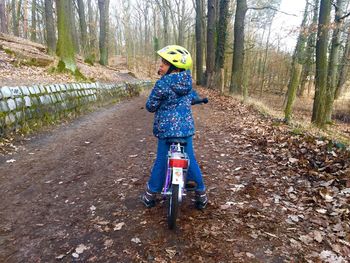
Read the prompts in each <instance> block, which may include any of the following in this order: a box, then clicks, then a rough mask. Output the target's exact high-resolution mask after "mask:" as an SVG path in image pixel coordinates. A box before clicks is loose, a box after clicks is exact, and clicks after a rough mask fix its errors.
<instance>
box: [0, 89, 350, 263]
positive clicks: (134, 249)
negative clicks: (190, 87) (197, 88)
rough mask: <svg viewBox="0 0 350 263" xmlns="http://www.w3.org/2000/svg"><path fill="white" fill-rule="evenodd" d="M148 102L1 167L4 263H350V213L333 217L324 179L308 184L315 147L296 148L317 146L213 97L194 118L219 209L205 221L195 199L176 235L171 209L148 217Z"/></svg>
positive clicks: (62, 134)
mask: <svg viewBox="0 0 350 263" xmlns="http://www.w3.org/2000/svg"><path fill="white" fill-rule="evenodd" d="M207 95H209V96H210V94H207ZM145 99H146V97H145V96H141V97H139V98H136V99H133V100H131V101H124V102H122V103H120V104H118V105H114V106H112V107H110V108H107V109H101V110H99V111H97V112H94V113H91V114H89V115H86V116H84V117H81V118H79V119H78V120H76V121H74V122H73V123H71V124H65V125H62V126H60V127H58V128H56V129H54V130H53V131H52V132H50V133H49V134H44V135H40V136H37V137H36V138H33V139H32V140H31V141H29V142H27V143H26V144H25V145H24V146H25V149H23V150H21V151H19V153H17V154H15V155H11V156H4V157H1V159H0V196H1V198H2V200H1V203H0V262H57V261H61V262H307V261H309V262H316V261H317V260H320V259H323V260H325V261H326V260H328V259H329V258H330V259H336V260H340V261H337V262H346V260H350V257H349V254H350V253H349V251H350V246H349V241H350V234H349V233H350V231H349V223H348V222H349V220H348V219H349V210H347V212H346V210H344V211H345V212H344V211H343V210H342V211H343V212H341V211H338V212H339V214H338V215H337V217H334V216H331V215H330V213H331V212H332V211H333V210H332V207H330V206H329V205H330V204H332V203H328V204H327V203H325V202H324V200H322V196H317V191H318V188H317V187H319V186H320V185H319V184H321V183H322V182H323V181H325V180H326V179H324V177H321V176H316V175H314V177H313V178H311V179H310V174H309V172H308V171H309V168H308V167H306V166H307V165H308V164H307V161H306V160H307V156H308V155H307V154H308V153H310V154H311V152H310V151H311V150H309V148H310V149H311V148H312V147H311V146H310V147H309V145H313V143H314V142H307V143H306V144H303V146H300V148H299V149H307V150H306V151H304V153H305V155H304V157H301V156H297V153H296V152H293V151H292V150H291V149H292V146H293V145H297V144H298V145H301V144H302V143H303V142H305V140H306V139H307V138H300V137H298V136H296V137H295V136H294V137H293V136H290V133H288V132H287V131H286V129H285V128H283V127H275V126H274V125H273V123H272V121H270V120H266V119H264V118H262V117H261V116H259V115H258V114H257V113H254V112H253V111H252V110H251V109H249V108H247V107H242V106H240V105H235V104H232V103H231V104H230V103H226V102H225V103H223V102H220V101H219V100H218V99H216V98H214V97H213V98H210V99H211V100H212V103H211V104H208V105H206V106H204V107H197V108H196V109H195V110H194V111H195V117H196V124H197V130H198V131H197V135H196V138H195V148H196V152H197V159H198V160H199V162H200V165H201V168H202V170H203V172H204V177H205V181H206V184H207V187H208V192H209V197H210V200H211V202H210V205H209V207H208V208H207V209H206V210H205V211H203V212H202V211H196V210H195V209H193V208H194V207H193V205H192V202H191V196H189V197H188V198H187V199H186V201H185V203H184V204H183V205H182V208H181V213H180V220H179V222H178V225H179V228H178V229H177V230H176V231H169V230H167V226H166V221H165V213H166V211H165V204H163V203H160V204H158V206H157V207H155V208H153V209H145V208H144V207H143V206H142V204H141V203H140V202H139V199H138V198H139V194H140V192H141V191H143V189H144V185H145V182H146V181H147V179H148V175H149V170H150V167H151V165H152V162H153V159H154V157H155V151H156V140H155V138H153V136H152V133H151V130H152V118H153V115H152V114H150V113H147V112H146V110H145V109H144V108H143V106H144V102H145ZM223 105H225V106H223ZM320 144H321V143H320ZM322 145H323V144H322ZM322 145H321V146H322ZM321 146H320V147H321ZM315 154H316V153H315ZM334 154H335V155H337V158H339V159H341V158H343V155H342V153H338V152H337V151H336V150H335V152H334ZM316 155H317V154H316ZM305 156H306V157H305ZM310 156H311V155H310ZM312 156H313V155H312ZM319 156H320V160H321V161H322V160H323V159H322V158H323V155H321V154H319ZM327 156H328V155H327ZM334 158H335V157H334ZM344 158H345V157H344ZM344 158H343V159H344ZM11 159H13V160H15V161H14V162H8V161H9V160H11ZM311 159H312V157H310V160H311ZM330 159H331V158H329V159H328V160H330ZM343 159H341V160H343ZM310 162H311V161H310ZM339 165H341V167H339V168H338V169H337V170H336V171H333V170H332V171H330V172H329V171H328V175H329V176H331V175H332V176H335V175H334V173H338V174H337V176H338V177H339V178H340V179H341V180H340V179H339V182H334V183H333V182H332V183H331V184H329V185H328V186H333V187H337V189H338V190H339V191H338V195H336V196H333V197H334V200H336V201H337V202H338V203H340V204H342V202H341V201H344V200H345V201H344V202H347V201H349V195H350V192H349V195H347V192H346V191H345V192H344V193H343V192H342V191H343V190H344V189H348V188H346V187H350V185H349V186H347V183H348V181H347V177H346V176H347V175H346V172H347V170H346V169H347V168H348V167H349V160H347V161H343V163H341V164H339ZM332 167H333V166H332ZM321 168H322V167H321ZM326 172H327V171H326ZM324 173H325V171H324V170H323V171H321V172H319V175H323V174H324ZM328 179H329V177H328ZM328 179H327V180H326V182H328V181H329V180H328ZM315 182H316V183H317V184H316V185H314V184H315ZM326 189H327V187H326ZM333 190H334V189H333ZM312 198H314V199H315V200H313V199H312ZM348 203H349V202H348ZM345 204H346V203H345ZM341 208H344V209H345V208H346V207H344V206H343V207H341ZM317 209H326V212H324V213H323V210H322V212H320V213H318V212H317ZM339 209H340V207H339ZM320 211H321V210H320ZM333 226H337V229H338V230H337V232H336V234H334V233H335V230H334V231H333V229H332V228H331V227H333ZM328 231H330V232H332V231H333V232H334V233H329V232H328ZM318 234H320V235H321V237H319V236H318ZM308 238H309V239H308ZM310 239H311V240H310ZM339 240H341V241H339ZM324 251H327V252H324ZM322 253H323V254H322ZM327 253H328V254H327ZM326 254H327V255H326ZM332 256H333V258H331V257H332ZM341 260H344V261H341ZM329 262H332V261H329ZM333 262H334V261H333Z"/></svg>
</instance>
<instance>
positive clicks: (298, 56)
mask: <svg viewBox="0 0 350 263" xmlns="http://www.w3.org/2000/svg"><path fill="white" fill-rule="evenodd" d="M308 9H309V2H308V1H306V4H305V9H304V16H303V20H302V22H301V25H300V32H299V36H298V40H297V44H296V46H295V50H294V54H293V58H292V65H291V72H290V80H289V83H288V92H287V94H286V100H285V101H286V105H285V108H284V119H285V121H286V122H289V121H290V118H291V115H292V107H293V104H294V100H295V96H296V93H297V90H298V86H299V83H300V75H301V71H302V65H301V64H302V60H303V54H304V49H305V42H306V37H305V35H304V29H305V26H306V22H307V15H308Z"/></svg>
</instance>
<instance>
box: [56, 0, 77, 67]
mask: <svg viewBox="0 0 350 263" xmlns="http://www.w3.org/2000/svg"><path fill="white" fill-rule="evenodd" d="M71 3H72V2H71V1H67V0H56V9H57V28H58V41H57V55H58V57H59V58H60V61H59V63H58V70H59V71H64V70H69V71H71V72H76V70H77V65H76V62H75V52H74V43H73V39H72V32H71V30H72V27H71V24H70V22H71V11H70V8H71V7H72V5H71Z"/></svg>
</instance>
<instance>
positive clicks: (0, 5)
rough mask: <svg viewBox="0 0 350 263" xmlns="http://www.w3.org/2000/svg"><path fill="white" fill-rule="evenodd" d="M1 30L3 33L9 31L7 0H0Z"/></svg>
mask: <svg viewBox="0 0 350 263" xmlns="http://www.w3.org/2000/svg"><path fill="white" fill-rule="evenodd" d="M0 31H1V33H5V34H7V33H8V26H7V18H6V11H5V1H0Z"/></svg>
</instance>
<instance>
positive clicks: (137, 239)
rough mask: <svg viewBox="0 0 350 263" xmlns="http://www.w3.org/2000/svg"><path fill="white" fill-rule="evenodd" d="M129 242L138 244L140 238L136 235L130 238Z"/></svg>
mask: <svg viewBox="0 0 350 263" xmlns="http://www.w3.org/2000/svg"><path fill="white" fill-rule="evenodd" d="M131 242H134V243H136V244H139V243H141V240H140V239H139V238H138V237H134V238H132V239H131Z"/></svg>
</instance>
